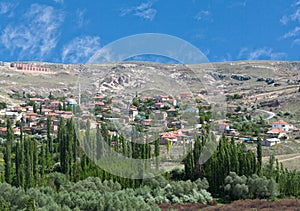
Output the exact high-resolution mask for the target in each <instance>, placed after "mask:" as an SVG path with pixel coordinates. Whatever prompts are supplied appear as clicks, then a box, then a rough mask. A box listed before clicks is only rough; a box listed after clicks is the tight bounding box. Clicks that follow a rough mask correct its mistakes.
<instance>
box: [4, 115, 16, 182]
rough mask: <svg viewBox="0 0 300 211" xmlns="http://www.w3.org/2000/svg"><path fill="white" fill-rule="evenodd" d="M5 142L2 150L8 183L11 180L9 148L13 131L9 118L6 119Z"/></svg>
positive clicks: (10, 148)
mask: <svg viewBox="0 0 300 211" xmlns="http://www.w3.org/2000/svg"><path fill="white" fill-rule="evenodd" d="M6 125H7V127H6V129H7V134H6V142H5V151H4V168H5V181H6V182H7V183H9V184H11V182H12V160H11V150H12V142H13V140H14V133H13V130H12V125H11V122H10V120H9V119H7V120H6Z"/></svg>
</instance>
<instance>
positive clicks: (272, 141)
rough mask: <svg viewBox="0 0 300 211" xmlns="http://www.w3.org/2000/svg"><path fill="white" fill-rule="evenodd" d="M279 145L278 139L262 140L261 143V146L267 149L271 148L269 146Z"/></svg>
mask: <svg viewBox="0 0 300 211" xmlns="http://www.w3.org/2000/svg"><path fill="white" fill-rule="evenodd" d="M279 143H280V139H278V138H269V139H264V140H263V141H262V145H263V146H268V147H271V146H273V145H276V144H279Z"/></svg>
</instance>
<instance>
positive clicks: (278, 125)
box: [272, 120, 294, 131]
mask: <svg viewBox="0 0 300 211" xmlns="http://www.w3.org/2000/svg"><path fill="white" fill-rule="evenodd" d="M272 129H280V130H284V131H290V130H293V129H294V125H292V124H289V123H287V122H285V121H283V120H279V121H278V122H272Z"/></svg>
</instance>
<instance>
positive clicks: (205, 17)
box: [195, 10, 212, 21]
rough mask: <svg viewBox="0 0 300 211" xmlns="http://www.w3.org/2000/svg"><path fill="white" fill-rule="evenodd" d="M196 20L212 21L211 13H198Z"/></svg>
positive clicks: (204, 11) (206, 11)
mask: <svg viewBox="0 0 300 211" xmlns="http://www.w3.org/2000/svg"><path fill="white" fill-rule="evenodd" d="M195 19H196V20H197V21H201V20H210V21H212V19H211V13H210V11H208V10H202V11H200V12H198V13H197V15H196V16H195Z"/></svg>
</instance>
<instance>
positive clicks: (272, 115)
mask: <svg viewBox="0 0 300 211" xmlns="http://www.w3.org/2000/svg"><path fill="white" fill-rule="evenodd" d="M256 110H257V111H260V112H262V113H266V114H267V115H268V117H267V118H265V120H270V119H272V118H273V117H274V116H276V114H275V113H273V112H271V111H266V110H262V109H256ZM244 120H246V121H248V119H247V118H246V116H244Z"/></svg>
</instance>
